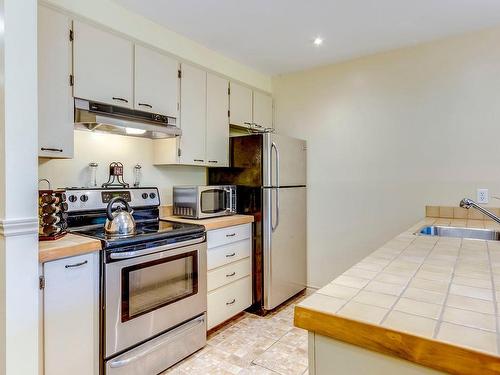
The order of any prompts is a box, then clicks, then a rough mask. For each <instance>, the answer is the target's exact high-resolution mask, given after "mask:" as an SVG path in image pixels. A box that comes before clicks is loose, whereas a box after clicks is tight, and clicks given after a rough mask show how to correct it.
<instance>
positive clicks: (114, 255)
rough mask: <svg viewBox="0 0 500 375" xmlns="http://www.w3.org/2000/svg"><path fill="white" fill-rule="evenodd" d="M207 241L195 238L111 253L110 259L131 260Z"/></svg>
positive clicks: (202, 238)
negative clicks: (148, 247)
mask: <svg viewBox="0 0 500 375" xmlns="http://www.w3.org/2000/svg"><path fill="white" fill-rule="evenodd" d="M204 241H205V236H203V237H200V238H195V239H193V240H189V241H182V242H178V243H173V244H170V245H165V246H160V247H152V248H150V249H143V250H136V251H125V252H123V253H119V252H118V253H111V254H109V257H110V258H111V259H115V260H125V259H130V258H136V257H139V256H142V255H148V254H154V253H158V252H160V251H164V250H171V249H177V248H179V247H183V246H189V245H195V244H197V243H201V242H204Z"/></svg>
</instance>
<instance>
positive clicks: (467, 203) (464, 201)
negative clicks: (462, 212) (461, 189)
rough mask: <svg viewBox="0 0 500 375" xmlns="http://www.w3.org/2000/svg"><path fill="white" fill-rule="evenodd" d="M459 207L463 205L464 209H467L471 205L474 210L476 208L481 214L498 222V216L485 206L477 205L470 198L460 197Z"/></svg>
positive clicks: (499, 221)
mask: <svg viewBox="0 0 500 375" xmlns="http://www.w3.org/2000/svg"><path fill="white" fill-rule="evenodd" d="M460 207H463V208H466V209H469V208H471V207H473V208H475V209H476V210H478V211H479V212H481V213H482V214H484V215H486V216H488V217H489V218H490V219H492V220H494V221H496V222H497V223H499V224H500V217H498V216H497V215H495V214H494V213H493V212H491V211H488V210H487V209H486V208H483V207H481V206H480V205H478V204H477V203H476V202H474V201H473V200H472V199H470V198H464V199H462V200H461V201H460Z"/></svg>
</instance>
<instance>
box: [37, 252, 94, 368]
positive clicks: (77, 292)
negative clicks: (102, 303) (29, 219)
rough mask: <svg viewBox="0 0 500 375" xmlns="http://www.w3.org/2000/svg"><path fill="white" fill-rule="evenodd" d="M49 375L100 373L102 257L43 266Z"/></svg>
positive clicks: (78, 258)
mask: <svg viewBox="0 0 500 375" xmlns="http://www.w3.org/2000/svg"><path fill="white" fill-rule="evenodd" d="M43 277H44V283H45V285H44V289H43V329H44V369H45V374H47V375H67V374H72V375H89V374H95V375H97V374H98V373H99V371H98V370H99V366H98V364H99V254H98V252H93V253H89V254H85V255H79V256H74V257H69V258H65V259H59V260H55V261H51V262H47V263H44V264H43Z"/></svg>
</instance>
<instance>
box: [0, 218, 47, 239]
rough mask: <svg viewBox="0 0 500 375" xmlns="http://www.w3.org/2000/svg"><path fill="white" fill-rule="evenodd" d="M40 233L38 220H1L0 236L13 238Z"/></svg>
mask: <svg viewBox="0 0 500 375" xmlns="http://www.w3.org/2000/svg"><path fill="white" fill-rule="evenodd" d="M35 233H38V218H37V217H27V218H20V219H0V236H3V237H12V236H23V235H28V234H35Z"/></svg>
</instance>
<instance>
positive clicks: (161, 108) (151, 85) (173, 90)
mask: <svg viewBox="0 0 500 375" xmlns="http://www.w3.org/2000/svg"><path fill="white" fill-rule="evenodd" d="M134 56H135V60H134V62H135V65H134V69H135V74H134V84H135V91H134V94H135V95H134V96H135V99H134V108H135V109H137V110H140V111H145V112H151V113H159V114H162V115H165V116H170V117H175V118H177V117H178V113H177V112H178V106H179V77H178V71H179V63H178V61H176V60H174V59H172V58H170V57H168V56H165V55H162V54H161V53H159V52H156V51H153V50H152V49H149V48H146V47H143V46H141V45H137V44H136V45H135V48H134Z"/></svg>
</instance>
